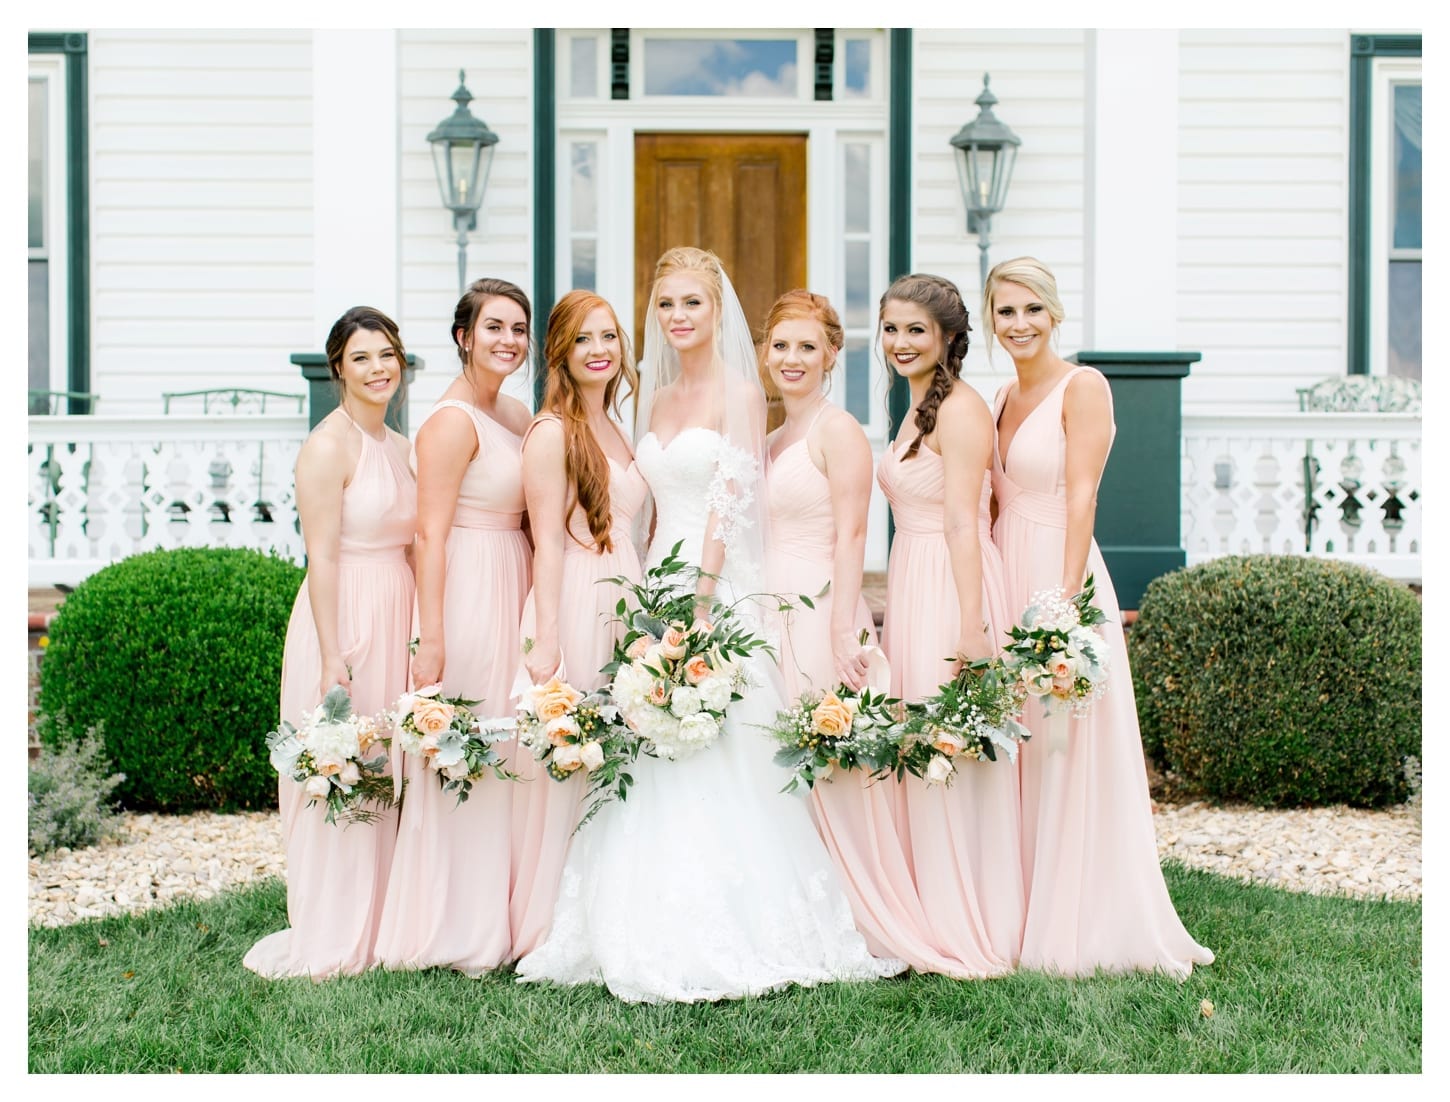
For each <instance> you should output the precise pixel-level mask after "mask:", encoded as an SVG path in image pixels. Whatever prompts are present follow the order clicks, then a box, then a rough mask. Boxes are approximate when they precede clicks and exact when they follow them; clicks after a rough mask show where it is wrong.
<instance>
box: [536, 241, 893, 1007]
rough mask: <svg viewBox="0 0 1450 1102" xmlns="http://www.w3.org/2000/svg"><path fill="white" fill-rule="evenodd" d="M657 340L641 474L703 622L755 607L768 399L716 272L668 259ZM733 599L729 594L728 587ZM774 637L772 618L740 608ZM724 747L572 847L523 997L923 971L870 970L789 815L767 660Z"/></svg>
mask: <svg viewBox="0 0 1450 1102" xmlns="http://www.w3.org/2000/svg"><path fill="white" fill-rule="evenodd" d="M651 304H652V309H651V310H650V311H649V313H648V316H647V321H646V326H645V353H644V383H643V393H642V401H641V404H640V410H639V417H638V424H639V426H642V427H644V428H646V429H647V431H646V432H645V433H644V435H643V436H640V437H639V439H638V443H637V445H636V449H635V451H636V462H637V463H638V466H639V470H640V473H641V474H643V475H644V477H645V480H646V481H647V482H648V483H649V487H650V491H651V493H652V494H653V496H654V505H655V511H656V518H655V532H654V536H653V539H652V541H651V543H650V547H649V552H648V556H647V561H646V565H648V566H653V565H655V564H657V563H659V562H660V561H661V560H662V559H663V558H664V557H665V555H666V554H667V553H668V552H669V550H670V548H671V547H673V546H674V544H675V543H676V542H678V541H683V547H682V549H681V554H682V555H683V556H684V557H685V558H687V559H689V560H690V561H692V562H695V563H698V564H699V565H700V566H701V568H702V569H703V570H704V571H706V572H708V573H710V574H715V575H719V581H718V583H717V581H716V580H715V579H714V578H704V577H702V578H701V579H700V580H699V583H698V587H697V590H696V592H697V595H698V597H699V599H700V601H699V607H700V610H701V615H702V616H703V615H704V614H705V610H706V608H707V606H708V604H709V598H710V595H711V593H712V591H713V592H714V596H715V597H717V598H718V599H720V600H722V601H724V602H726V603H727V604H728V603H731V602H734V601H736V600H737V599H738V598H741V597H744V596H746V595H748V594H751V593H754V592H757V591H758V590H759V588H760V584H761V578H762V575H763V570H762V566H763V562H764V556H763V540H764V538H765V532H764V527H765V523H766V521H765V509H764V503H763V501H762V500H761V497H762V495H761V494H760V493H759V492H758V491H759V489H760V485H759V481H758V480H759V477H760V472H761V470H762V460H763V457H764V438H765V398H764V394H763V393H762V391H761V388H760V383H759V381H758V377H757V376H756V373H755V371H754V365H755V355H754V350H753V347H752V344H751V341H750V333H749V329H748V327H747V325H746V322H745V317H744V314H743V313H742V312H741V309H740V304H739V302H738V301H737V300H736V297H735V292H734V289H733V288H732V287H731V286H730V282H729V280H728V279H727V278H726V276H725V273H724V270H723V269H722V267H721V265H720V261H719V259H718V258H717V257H716V256H715V255H714V254H713V253H710V252H704V251H702V250H700V249H693V248H676V249H671V250H669V251H668V252H666V253H665V254H664V256H662V257H661V258H660V260H659V263H658V264H657V265H656V267H655V280H654V285H653V287H652V289H651ZM717 585H718V589H716V588H715V587H716V586H717ZM736 611H737V614H739V615H740V616H741V617H742V618H743V619H745V620H746V622H747V623H748V624H749V625H750V626H751V627H752V629H753V630H755V631H757V632H760V631H762V630H763V629H762V628H761V619H760V616H759V612H758V610H757V609H756V607H755V606H754V605H753V604H752V602H750V601H744V602H742V603H741V604H740V605H738V606H737V608H736ZM746 666H747V669H748V671H749V675H750V678H751V682H752V687H751V688H750V689H748V690H747V691H746V696H745V699H744V700H741V701H738V702H736V703H735V704H733V705H731V706H730V711H729V713H728V716H727V718H726V722H725V729H724V731H723V732H722V734H721V737H720V739H719V740H718V741H717V742H716V743H714V744H713V745H712V746H710V747H709V748H708V749H706V750H703V751H701V752H698V753H696V754H694V755H693V756H691V757H687V758H684V759H682V760H677V761H672V762H671V761H659V760H656V759H653V758H645V757H641V758H640V759H639V760H638V761H637V762H636V763H635V764H634V765H633V766H632V767H631V772H632V773H633V776H634V780H635V783H634V786H633V788H632V789H631V790H630V792H629V796H628V799H626V800H625V801H623V802H614V803H610V804H608V805H607V806H606V807H605V808H604V810H603V811H601V812H600V813H599V815H597V816H596V817H595V819H594V820H593V821H591V822H590V823H589V824H588V825H587V826H585V827H584V828H582V829H581V830H580V831H579V832H578V834H576V835H575V836H574V841H573V844H572V846H571V847H570V850H569V856H568V858H567V860H566V862H565V866H564V874H563V881H562V884H561V886H560V892H559V901H558V903H557V905H556V907H555V910H554V921H553V925H552V927H551V929H550V932H549V936H548V938H547V939H546V941H545V942H544V944H542V945H540V946H539V947H538V948H537V949H536V950H534V952H532V953H530V954H528V955H527V956H525V957H524V958H523V959H521V960H520V961H519V962H518V976H519V978H520V980H523V981H533V980H551V981H553V982H556V983H565V984H577V983H603V984H605V985H606V986H607V987H608V988H609V990H610V991H611V992H613V993H614V994H615V995H617V996H618V997H619V998H621V999H624V1000H625V1001H627V1002H665V1001H674V1002H699V1001H711V1000H715V999H730V998H740V997H742V996H746V995H755V994H760V993H762V992H765V991H770V990H773V989H776V988H781V987H785V986H787V985H789V984H792V983H796V984H802V985H805V986H810V985H813V984H817V983H825V982H828V981H831V980H851V979H874V978H877V977H880V976H887V975H893V974H895V973H897V972H900V971H902V970H903V969H904V968H905V967H906V966H905V965H904V964H903V963H902V962H901V961H898V960H879V959H877V958H875V957H873V956H871V955H870V953H869V952H868V951H867V949H866V945H865V942H864V941H863V940H862V938H861V935H860V934H859V933H858V932H857V931H856V928H855V926H854V925H853V924H852V921H851V911H850V906H849V904H848V903H847V901H846V897H845V895H844V894H843V892H842V890H841V887H840V884H839V883H838V881H837V879H836V873H835V871H834V869H833V867H832V865H831V860H830V858H829V857H828V856H827V854H826V851H825V848H824V847H823V846H822V845H821V842H820V839H819V838H818V836H817V834H816V831H815V828H814V826H813V825H812V824H811V820H810V816H809V813H808V811H807V809H806V804H805V801H803V800H801V799H799V798H798V797H796V796H794V795H782V794H781V793H780V787H781V785H782V784H783V783H784V781H785V776H784V774H783V772H782V770H781V769H780V768H779V767H778V766H777V765H775V763H774V762H773V760H772V757H773V745H772V743H771V740H770V739H769V736H767V735H766V734H765V733H764V731H763V730H762V729H761V725H764V724H767V723H769V722H770V721H771V720H772V719H773V718H774V716H775V713H776V710H777V709H779V708H782V707H784V706H785V705H784V702H783V688H782V682H781V679H780V672H779V670H778V669H777V668H776V667H775V665H774V663H773V662H771V660H770V658H769V657H768V656H759V657H757V656H752V658H750V659H749V660H748V661H747V663H746Z"/></svg>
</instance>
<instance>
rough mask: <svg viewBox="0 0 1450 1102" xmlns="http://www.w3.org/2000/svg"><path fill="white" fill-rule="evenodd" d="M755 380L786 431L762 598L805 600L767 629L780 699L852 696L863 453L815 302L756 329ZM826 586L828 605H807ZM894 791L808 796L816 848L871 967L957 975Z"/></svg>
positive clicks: (871, 788) (857, 779)
mask: <svg viewBox="0 0 1450 1102" xmlns="http://www.w3.org/2000/svg"><path fill="white" fill-rule="evenodd" d="M765 334H766V337H765V342H764V344H763V345H762V347H761V367H762V370H763V373H764V374H766V375H768V377H769V379H770V381H771V383H773V384H774V386H775V389H776V391H777V392H778V393H779V394H780V396H781V401H782V405H783V408H784V412H785V421H784V423H783V424H782V425H781V426H780V428H778V429H776V430H775V432H773V433H771V434H770V436H769V437H768V438H767V440H766V454H767V457H768V459H767V466H766V473H765V489H766V497H767V502H768V508H769V510H770V536H771V546H769V547H767V548H766V550H765V570H766V589H767V590H769V591H770V592H772V593H782V594H793V593H804V594H807V595H808V596H811V597H813V598H814V604H815V608H814V609H808V608H805V607H801V608H798V609H796V610H795V611H794V612H792V613H791V614H790V617H789V619H788V620H785V621H783V622H780V623H778V624H777V625H776V627H777V631H778V633H779V636H780V644H779V649H780V665H781V673H782V675H783V676H784V678H785V687H786V697H787V699H788V700H790V701H792V702H794V701H795V700H797V699H798V698H799V697H800V695H801V693H803V692H807V691H810V692H814V693H816V694H818V695H819V694H820V693H824V692H826V691H828V690H830V689H833V688H835V687H836V685H837V684H838V683H843V684H845V685H846V686H847V687H848V688H852V689H859V688H861V687H862V686H863V685H864V684H866V680H867V656H868V654H869V652H868V651H867V650H866V648H865V647H864V646H863V645H862V644H861V641H860V639H861V632H862V631H865V632H866V633H867V638H868V639H869V640H870V641H871V643H875V641H876V625H875V624H874V623H873V621H872V619H871V612H870V610H869V609H868V608H867V607H866V601H865V599H864V598H863V597H862V596H861V564H862V562H863V560H864V558H865V554H866V512H867V507H868V505H869V504H870V500H871V445H870V444H869V443H868V442H867V440H866V434H865V433H864V432H862V431H861V426H860V425H859V424H857V423H856V419H855V418H854V417H852V416H851V415H850V414H849V413H847V412H846V411H845V410H843V409H841V408H840V407H838V406H835V405H832V404H831V402H830V400H829V399H828V398H827V397H826V387H827V386H828V385H829V380H830V376H831V372H832V371H833V370H834V369H835V366H836V358H837V357H838V356H839V355H840V352H841V346H842V344H843V343H844V339H845V335H844V333H843V332H842V329H841V320H840V318H839V316H838V315H837V314H836V311H835V308H834V307H832V306H831V304H830V302H829V301H827V300H826V299H825V298H823V297H822V296H820V295H814V294H811V293H810V292H809V291H788V292H786V293H785V294H784V295H782V296H781V297H780V298H778V299H777V300H776V301H775V304H774V305H773V306H772V307H771V308H770V312H769V314H767V316H766V319H765ZM827 583H829V584H830V589H829V590H828V591H827V592H826V595H825V596H823V597H816V596H815V595H816V594H817V593H820V592H821V590H822V588H823V587H825V586H826V585H827ZM895 799H896V796H895V783H894V782H892V781H879V782H877V783H874V784H868V783H867V778H866V776H865V775H864V774H862V773H837V774H836V775H835V776H833V777H832V778H830V779H829V780H828V781H825V782H824V783H820V784H817V785H816V786H815V787H814V788H813V789H812V790H811V795H810V807H811V812H812V817H813V818H814V819H815V822H816V826H817V828H818V829H819V831H820V834H821V840H822V841H823V842H824V843H825V845H826V849H827V850H828V851H829V852H830V854H831V858H832V859H833V860H834V861H835V862H836V867H837V868H838V869H839V870H840V872H841V878H842V881H843V883H844V886H845V889H846V895H847V898H848V899H849V900H850V902H851V912H852V914H853V916H854V917H855V920H856V928H857V929H858V930H860V931H861V933H862V935H863V936H864V937H865V939H866V945H867V947H868V948H869V949H870V950H871V952H872V954H874V955H875V956H879V957H897V958H899V959H901V960H904V961H906V962H907V963H908V964H910V965H912V967H914V968H916V969H917V970H918V971H921V972H945V973H947V974H949V975H958V976H965V975H966V974H967V973H966V970H965V969H964V967H963V966H962V965H961V964H960V962H957V961H953V960H950V959H948V958H946V957H943V956H942V955H941V954H940V953H938V952H936V951H935V950H934V949H933V948H932V947H931V945H930V944H929V943H928V941H927V938H926V934H925V931H926V918H925V915H924V914H923V913H922V910H921V902H920V900H919V899H918V898H917V894H916V887H915V886H914V885H913V884H912V880H911V869H910V868H909V867H908V865H907V862H906V855H905V853H904V851H903V846H902V842H901V839H900V837H898V835H897V831H896V821H895V816H894V814H893V804H894V802H895Z"/></svg>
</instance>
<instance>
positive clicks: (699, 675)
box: [685, 654, 710, 685]
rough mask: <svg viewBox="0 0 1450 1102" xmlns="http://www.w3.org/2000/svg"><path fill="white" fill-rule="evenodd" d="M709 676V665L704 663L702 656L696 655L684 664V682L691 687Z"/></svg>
mask: <svg viewBox="0 0 1450 1102" xmlns="http://www.w3.org/2000/svg"><path fill="white" fill-rule="evenodd" d="M709 676H710V663H709V662H707V661H705V656H704V655H703V654H697V655H695V657H693V658H691V659H690V660H689V661H688V662H686V663H685V680H686V681H688V682H689V683H690V684H691V685H698V684H699V683H700V682H701V681H704V680H705V678H707V677H709Z"/></svg>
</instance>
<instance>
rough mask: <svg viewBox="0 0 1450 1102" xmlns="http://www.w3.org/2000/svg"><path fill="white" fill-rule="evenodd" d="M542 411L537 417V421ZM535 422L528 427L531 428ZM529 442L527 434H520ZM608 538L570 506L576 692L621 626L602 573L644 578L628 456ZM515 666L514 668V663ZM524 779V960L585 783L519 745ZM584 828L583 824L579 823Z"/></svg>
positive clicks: (562, 635) (518, 941)
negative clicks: (553, 771) (553, 770)
mask: <svg viewBox="0 0 1450 1102" xmlns="http://www.w3.org/2000/svg"><path fill="white" fill-rule="evenodd" d="M545 417H549V418H553V419H555V420H557V418H556V417H554V415H553V414H545V415H543V416H541V417H538V418H536V419H535V420H534V425H537V424H538V423H539V422H540V421H542V420H544V419H545ZM534 425H530V426H529V432H532V431H533V427H534ZM524 438H525V439H528V432H525V433H524ZM608 462H609V541H610V543H611V545H612V547H611V549H610V550H608V551H604V552H602V553H601V552H600V551H599V550H598V546H597V545H596V544H595V542H594V536H593V534H592V533H591V532H590V531H589V522H588V519H587V518H586V517H585V515H584V511H583V510H582V509H580V508H579V507H578V506H577V505H575V506H574V508H573V509H571V510H570V511H569V519H568V522H567V523H568V531H567V533H566V534H565V537H564V569H563V574H562V576H561V578H560V581H559V654H560V660H561V662H562V665H563V670H564V677H565V680H566V681H568V682H569V684H571V685H573V686H574V687H575V688H576V689H579V690H580V691H581V692H588V691H589V690H590V689H597V688H599V687H600V686H602V685H603V684H604V683H605V681H606V680H607V678H605V677H604V676H603V675H602V674H601V673H600V672H599V671H600V669H601V668H602V667H603V666H606V665H608V663H609V661H610V659H612V658H613V657H614V644H615V641H616V640H618V639H619V638H620V637H621V636H622V634H623V629H622V625H620V624H618V623H615V622H612V621H613V619H614V616H615V612H614V606H615V605H616V603H618V601H619V598H620V597H621V596H622V595H623V591H622V590H621V589H620V588H619V587H618V586H613V585H599V584H597V583H598V582H599V581H600V580H601V579H603V578H613V577H618V576H621V575H622V576H624V577H627V578H633V579H634V580H636V581H638V580H639V579H640V577H641V576H642V572H641V570H640V565H639V554H638V552H637V551H636V550H635V546H634V535H633V533H634V524H635V520H636V518H637V517H638V516H639V513H640V510H642V509H643V508H644V503H645V498H647V497H648V496H649V487H648V486H646V485H645V481H644V476H643V475H641V474H640V473H639V469H638V468H637V467H636V466H635V464H634V463H633V462H632V461H631V462H630V464H629V465H628V466H627V467H626V466H621V465H620V464H619V463H618V462H617V461H616V460H613V459H610V460H609V461H608ZM533 632H534V594H533V591H530V592H529V595H528V598H527V599H526V601H525V603H524V612H523V622H522V624H521V626H520V628H519V634H520V638H525V637H529V636H532V635H533ZM514 668H515V669H517V668H518V667H517V665H515V667H514ZM512 768H513V770H514V772H515V773H517V774H518V775H519V776H520V777H523V778H524V780H525V783H523V784H520V785H519V786H518V791H517V792H516V793H515V795H514V815H513V862H512V867H513V871H512V887H511V889H510V892H509V915H510V922H511V926H512V930H513V956H514V957H516V958H517V957H522V956H523V955H524V954H526V953H529V952H532V951H533V950H534V949H535V948H536V947H537V946H539V945H540V944H542V942H543V940H544V938H545V936H546V935H547V934H548V932H549V926H550V924H551V923H552V921H553V917H554V903H555V901H556V900H557V899H558V896H559V877H560V875H561V874H562V873H563V870H564V858H565V856H566V854H567V853H568V849H569V840H570V838H571V836H572V835H573V832H574V826H575V824H576V823H577V822H578V821H579V814H580V812H581V811H582V808H581V807H580V801H581V799H582V797H583V795H584V791H585V789H586V788H587V787H588V782H587V781H585V779H584V777H583V774H582V771H581V772H579V773H576V774H575V775H574V776H572V777H570V778H569V779H568V780H567V781H563V782H560V781H555V780H554V779H552V778H551V777H550V776H549V775H548V774H547V773H546V772H545V771H544V770H543V769H542V768H541V767H540V765H539V763H538V762H537V761H535V760H534V756H533V754H531V753H530V752H529V751H528V750H527V749H525V748H524V747H522V746H520V747H518V748H517V750H516V752H515V754H514V762H513V766H512ZM584 829H585V830H588V829H589V828H588V827H585V828H584Z"/></svg>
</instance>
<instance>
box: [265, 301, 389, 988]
mask: <svg viewBox="0 0 1450 1102" xmlns="http://www.w3.org/2000/svg"><path fill="white" fill-rule="evenodd" d="M403 364H404V358H403V344H402V341H401V340H399V338H398V327H397V326H396V325H394V324H393V322H392V321H391V320H389V319H388V318H387V317H386V316H384V315H383V314H381V313H379V312H378V311H377V310H374V309H372V308H371V307H367V306H355V307H353V308H352V309H351V310H349V311H348V312H347V313H345V314H343V316H342V317H340V318H339V319H338V320H337V322H336V324H334V325H333V327H332V332H331V333H329V334H328V337H327V365H328V368H329V369H330V370H331V372H332V377H333V378H334V379H336V380H337V381H338V386H339V388H340V390H341V399H340V401H339V403H338V408H337V409H336V410H334V411H333V412H332V413H329V414H328V415H327V416H326V417H324V418H323V419H322V421H321V422H319V424H318V426H317V428H315V429H314V430H313V431H312V434H311V435H310V436H309V437H308V438H307V441H306V442H305V443H304V444H303V445H302V450H301V451H300V452H299V453H298V455H297V473H296V480H297V512H298V515H299V517H300V518H301V521H302V537H303V540H304V542H305V544H306V547H307V577H306V578H305V579H303V582H302V588H301V589H299V590H298V592H297V600H296V603H295V604H294V605H293V606H292V618H291V619H290V620H289V621H288V624H287V641H286V644H285V649H284V651H283V655H282V710H281V714H282V718H283V719H286V720H288V721H290V722H292V723H299V722H300V721H301V719H302V716H303V713H305V712H308V711H311V710H312V709H313V708H316V707H317V705H318V704H319V703H321V701H322V698H323V696H325V695H326V694H327V691H328V690H329V689H331V688H332V687H333V686H334V685H341V686H343V687H344V688H346V689H347V690H348V691H349V692H350V693H351V694H352V703H353V708H354V710H355V711H357V712H361V713H377V712H379V711H381V710H382V709H383V708H385V707H388V706H389V705H391V704H392V702H393V701H394V700H395V699H396V698H397V696H398V694H399V693H401V692H403V690H404V688H405V687H406V683H407V677H408V635H409V626H410V624H409V621H410V616H411V613H412V608H413V569H412V564H411V562H410V561H409V558H410V552H411V550H412V544H413V518H414V515H415V510H416V507H417V491H416V489H415V487H414V483H413V474H412V472H411V471H410V470H409V469H408V441H407V438H406V437H403V436H400V435H399V434H398V433H396V432H394V431H393V430H391V429H390V428H388V427H387V426H386V425H385V424H384V423H383V415H384V414H385V413H386V412H387V408H388V402H389V400H390V399H391V398H392V397H393V395H394V394H395V393H397V390H398V386H399V384H400V383H401V381H402V378H403ZM277 795H278V803H279V804H280V806H281V811H282V834H283V837H284V838H285V839H286V846H287V920H288V922H289V924H290V928H289V929H286V930H280V931H278V932H277V933H274V934H269V935H268V936H266V937H264V938H263V939H262V940H261V941H259V942H257V944H255V945H253V946H252V948H251V949H250V950H249V951H248V953H247V955H246V956H245V958H243V960H242V963H243V964H244V965H246V967H248V968H250V969H251V970H252V971H254V972H257V973H258V974H260V975H263V976H267V977H280V976H311V977H312V978H313V979H315V980H320V979H325V978H326V977H328V976H332V975H336V974H339V973H354V972H362V971H364V970H366V969H367V968H369V967H371V966H372V964H373V943H374V941H375V939H376V937H377V932H378V918H379V914H380V912H381V910H382V905H383V892H384V889H385V887H386V884H387V879H388V865H389V862H390V861H391V859H392V855H393V838H394V834H395V832H396V831H397V823H398V820H397V813H396V812H395V811H393V810H391V809H390V810H388V811H386V812H384V813H382V814H381V815H380V817H379V818H378V820H377V821H375V822H373V823H366V824H363V823H359V824H354V825H350V826H346V827H344V826H343V825H341V824H337V825H330V824H328V823H327V822H325V821H324V819H323V809H322V808H321V807H320V806H313V807H308V806H306V802H307V801H306V798H305V797H304V796H303V794H302V785H300V784H298V783H297V782H296V781H294V780H292V779H291V778H290V777H280V778H279V779H278V793H277Z"/></svg>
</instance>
